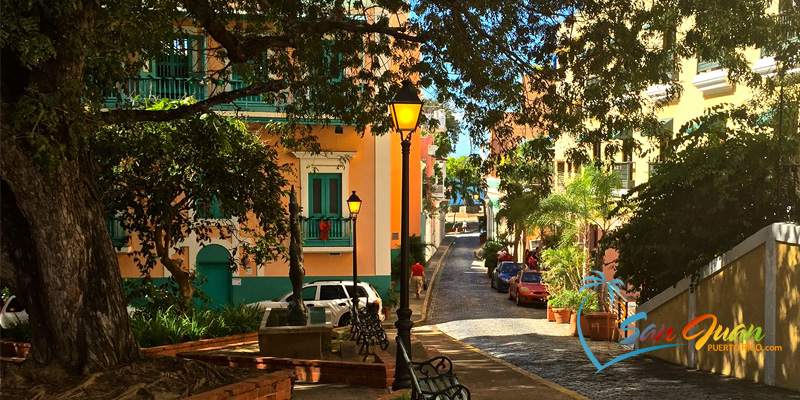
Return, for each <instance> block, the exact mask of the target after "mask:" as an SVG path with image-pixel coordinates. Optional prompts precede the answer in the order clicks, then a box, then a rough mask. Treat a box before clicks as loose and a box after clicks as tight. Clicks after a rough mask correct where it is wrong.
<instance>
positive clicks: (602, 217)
mask: <svg viewBox="0 0 800 400" xmlns="http://www.w3.org/2000/svg"><path fill="white" fill-rule="evenodd" d="M620 187H621V179H620V176H619V173H617V172H616V171H613V170H612V171H609V172H606V171H603V170H602V169H600V168H598V167H596V166H593V165H589V166H585V167H583V168H582V170H581V172H580V174H579V175H578V176H576V177H575V178H574V179H573V180H572V181H571V182H570V183H569V184H568V185H567V187H566V189H565V190H564V191H563V192H554V193H552V194H550V195H549V196H548V197H547V198H546V199H544V200H543V201H542V203H541V211H540V212H539V213H538V214H536V215H535V216H534V217H533V218H532V220H531V223H532V224H534V225H537V226H539V227H541V229H549V230H550V231H555V232H558V233H560V234H561V240H560V243H559V244H558V247H563V246H574V243H575V240H576V239H577V240H578V242H579V243H581V244H582V246H583V253H584V257H583V259H582V266H581V267H582V268H581V269H582V271H583V273H582V275H586V274H588V273H589V261H590V259H589V256H590V252H589V244H588V238H589V237H590V236H591V233H592V231H593V230H597V231H598V232H603V233H605V232H608V231H609V230H611V229H612V228H613V227H614V225H615V224H617V222H618V221H619V220H620V219H621V218H623V216H624V213H623V212H619V210H617V209H616V207H617V196H618V192H617V190H618V188H620ZM599 246H600V247H599V248H597V249H596V251H595V252H594V254H593V256H594V260H593V264H594V266H593V269H595V270H601V271H602V270H603V267H604V255H605V250H606V248H605V245H604V244H602V243H600V244H599Z"/></svg>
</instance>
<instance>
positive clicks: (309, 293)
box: [286, 286, 317, 303]
mask: <svg viewBox="0 0 800 400" xmlns="http://www.w3.org/2000/svg"><path fill="white" fill-rule="evenodd" d="M300 294H302V295H303V301H314V300H316V299H317V287H316V286H308V287H304V288H303V290H302V291H301V292H300ZM292 297H294V296H293V295H289V297H287V298H286V301H287V302H289V303H291V302H292Z"/></svg>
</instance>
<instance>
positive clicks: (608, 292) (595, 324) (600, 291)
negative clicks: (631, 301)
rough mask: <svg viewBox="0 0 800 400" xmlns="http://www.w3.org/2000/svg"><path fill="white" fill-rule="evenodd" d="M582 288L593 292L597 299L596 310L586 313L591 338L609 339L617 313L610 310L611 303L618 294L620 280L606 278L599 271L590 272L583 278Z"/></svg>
mask: <svg viewBox="0 0 800 400" xmlns="http://www.w3.org/2000/svg"><path fill="white" fill-rule="evenodd" d="M583 281H584V283H585V284H584V286H583V287H584V288H586V289H591V290H593V291H594V292H595V294H596V295H597V299H598V302H597V304H598V311H602V312H592V313H587V314H586V319H587V320H588V321H589V326H590V328H591V332H592V340H611V338H612V336H613V335H614V331H616V330H617V325H616V320H617V314H616V313H614V312H611V303H613V302H614V300H615V299H616V298H617V296H621V295H620V290H621V289H622V281H620V280H619V279H613V280H611V281H609V280H607V279H606V277H605V275H604V274H603V273H602V272H600V271H592V273H591V274H590V275H589V276H587V277H586V278H584V279H583Z"/></svg>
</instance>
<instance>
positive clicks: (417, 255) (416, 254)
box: [392, 235, 433, 281]
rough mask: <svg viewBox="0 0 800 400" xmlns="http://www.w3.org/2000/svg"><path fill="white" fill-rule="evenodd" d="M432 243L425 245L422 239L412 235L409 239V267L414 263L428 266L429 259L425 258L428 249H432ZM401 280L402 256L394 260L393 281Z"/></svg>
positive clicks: (398, 255)
mask: <svg viewBox="0 0 800 400" xmlns="http://www.w3.org/2000/svg"><path fill="white" fill-rule="evenodd" d="M432 246H433V245H432V244H430V243H425V242H424V241H423V239H422V237H420V236H417V235H411V236H409V238H408V262H409V267H411V266H412V265H414V263H416V262H419V263H420V264H422V266H423V267H427V266H428V259H427V257H426V256H425V251H426V250H427V249H428V247H432ZM399 279H400V254H397V257H395V258H394V260H392V280H393V281H398V280H399Z"/></svg>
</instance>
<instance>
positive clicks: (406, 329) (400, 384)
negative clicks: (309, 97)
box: [389, 81, 422, 390]
mask: <svg viewBox="0 0 800 400" xmlns="http://www.w3.org/2000/svg"><path fill="white" fill-rule="evenodd" d="M389 110H390V111H391V113H392V124H393V125H394V129H395V130H396V131H397V133H399V134H400V144H401V146H402V149H403V186H402V195H401V198H402V200H401V206H400V208H401V217H400V309H399V310H397V322H395V324H394V326H395V327H397V336H398V337H400V338H401V340H402V341H403V345H405V348H406V349H410V348H411V327H412V326H413V325H414V323H412V322H411V309H410V308H408V276H409V265H408V264H409V263H408V251H409V248H408V241H409V240H408V214H409V212H408V155H409V154H410V153H411V134H412V133H413V132H414V131H415V130H416V129H417V126H418V125H419V116H420V114H421V113H422V100H420V99H419V96H417V91H416V89H414V88H413V87H412V86H411V82H410V81H403V87H402V88H401V89H400V92H398V93H397V95H396V96H394V99H392V102H391V103H390V104H389ZM404 363H405V360H404V359H403V355H402V354H401V353H400V351H399V350H398V352H397V358H396V365H398V366H401V365H403V364H404ZM410 387H411V375H409V373H408V368H400V367H398V368H395V371H394V383H393V384H392V390H400V389H406V388H410Z"/></svg>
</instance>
